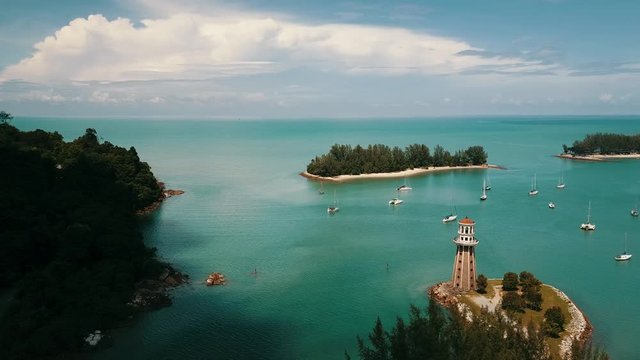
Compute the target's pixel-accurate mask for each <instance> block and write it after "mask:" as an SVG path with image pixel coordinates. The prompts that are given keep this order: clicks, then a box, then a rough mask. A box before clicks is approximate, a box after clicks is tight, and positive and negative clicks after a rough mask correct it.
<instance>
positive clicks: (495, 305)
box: [428, 279, 593, 359]
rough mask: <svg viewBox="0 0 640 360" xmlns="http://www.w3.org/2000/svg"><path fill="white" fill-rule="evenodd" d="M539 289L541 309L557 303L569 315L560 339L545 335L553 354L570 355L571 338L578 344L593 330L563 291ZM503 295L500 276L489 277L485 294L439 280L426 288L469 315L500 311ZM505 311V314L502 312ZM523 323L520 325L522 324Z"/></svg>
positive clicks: (538, 320)
mask: <svg viewBox="0 0 640 360" xmlns="http://www.w3.org/2000/svg"><path fill="white" fill-rule="evenodd" d="M541 289H542V290H541V291H542V294H543V304H545V305H543V310H544V309H547V308H549V307H551V306H553V305H559V306H560V307H561V308H563V312H564V313H566V314H565V316H566V315H568V316H567V319H566V325H565V328H564V331H563V332H562V333H561V334H560V338H559V339H552V338H548V341H547V344H548V346H549V348H550V350H551V351H552V353H555V354H557V355H558V356H560V358H562V359H565V358H570V352H571V345H572V343H573V342H574V341H579V342H581V343H584V342H586V341H588V340H589V339H590V338H591V335H592V333H593V326H592V325H591V323H590V322H589V320H588V318H587V317H586V316H585V315H584V313H583V312H582V311H581V310H580V309H579V308H578V306H576V304H575V303H574V302H573V301H572V300H571V299H570V298H569V297H568V296H567V295H566V294H565V293H564V292H562V291H561V290H559V289H557V288H555V287H553V286H551V285H548V284H542V285H541ZM503 294H504V292H503V290H502V279H490V280H489V281H488V286H487V291H486V293H484V294H480V293H478V292H475V291H471V292H468V293H462V292H460V291H458V290H456V289H454V288H453V287H452V286H451V284H450V283H449V282H441V283H438V284H436V285H434V286H432V287H430V288H429V289H428V295H429V297H430V298H431V299H433V300H435V301H437V302H438V303H439V304H441V305H443V306H445V307H449V306H457V307H458V308H459V309H461V310H463V311H466V312H467V317H468V318H473V314H474V312H476V311H478V310H479V309H481V308H486V309H487V310H488V311H489V312H495V311H496V309H498V310H499V311H502V310H500V309H501V308H500V306H499V305H500V304H501V302H502V297H503ZM527 312H531V310H526V312H525V314H523V315H522V316H523V318H524V317H525V316H526V317H527V319H529V320H530V321H532V322H533V323H534V324H535V325H536V326H538V327H539V326H541V324H542V322H543V321H544V320H543V319H541V318H540V317H539V316H536V315H533V316H531V314H527ZM505 314H507V313H506V312H505ZM505 316H506V315H505ZM526 325H527V324H523V326H526ZM554 358H555V357H554Z"/></svg>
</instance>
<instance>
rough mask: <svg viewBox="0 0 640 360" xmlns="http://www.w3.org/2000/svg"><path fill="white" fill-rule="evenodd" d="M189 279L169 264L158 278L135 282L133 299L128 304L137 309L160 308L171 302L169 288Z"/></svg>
mask: <svg viewBox="0 0 640 360" xmlns="http://www.w3.org/2000/svg"><path fill="white" fill-rule="evenodd" d="M188 281H189V277H188V276H187V275H184V274H182V273H181V272H179V271H177V270H175V269H174V268H172V267H171V266H168V267H166V268H165V269H164V270H163V271H162V273H161V274H160V276H159V277H158V279H148V280H143V281H140V282H139V283H138V284H136V290H135V292H134V295H133V299H132V300H131V302H129V305H131V306H133V307H134V308H135V309H137V310H139V311H149V310H155V309H160V308H163V307H165V306H169V305H171V304H172V301H171V297H170V296H169V290H170V289H171V288H175V287H177V286H180V285H182V284H185V283H187V282H188Z"/></svg>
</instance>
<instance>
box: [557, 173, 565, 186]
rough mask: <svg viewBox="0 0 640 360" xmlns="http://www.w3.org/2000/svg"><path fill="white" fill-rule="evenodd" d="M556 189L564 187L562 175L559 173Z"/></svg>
mask: <svg viewBox="0 0 640 360" xmlns="http://www.w3.org/2000/svg"><path fill="white" fill-rule="evenodd" d="M556 189H564V175H560V178H559V179H558V185H556Z"/></svg>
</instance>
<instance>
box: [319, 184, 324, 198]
mask: <svg viewBox="0 0 640 360" xmlns="http://www.w3.org/2000/svg"><path fill="white" fill-rule="evenodd" d="M318 194H320V195H324V182H322V181H320V189H319V190H318Z"/></svg>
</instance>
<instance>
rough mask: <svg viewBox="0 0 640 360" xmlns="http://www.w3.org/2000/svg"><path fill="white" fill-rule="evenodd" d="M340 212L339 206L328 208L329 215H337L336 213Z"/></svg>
mask: <svg viewBox="0 0 640 360" xmlns="http://www.w3.org/2000/svg"><path fill="white" fill-rule="evenodd" d="M338 211H340V208H339V207H337V206H329V207H328V208H327V213H328V214H335V213H337V212H338Z"/></svg>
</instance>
